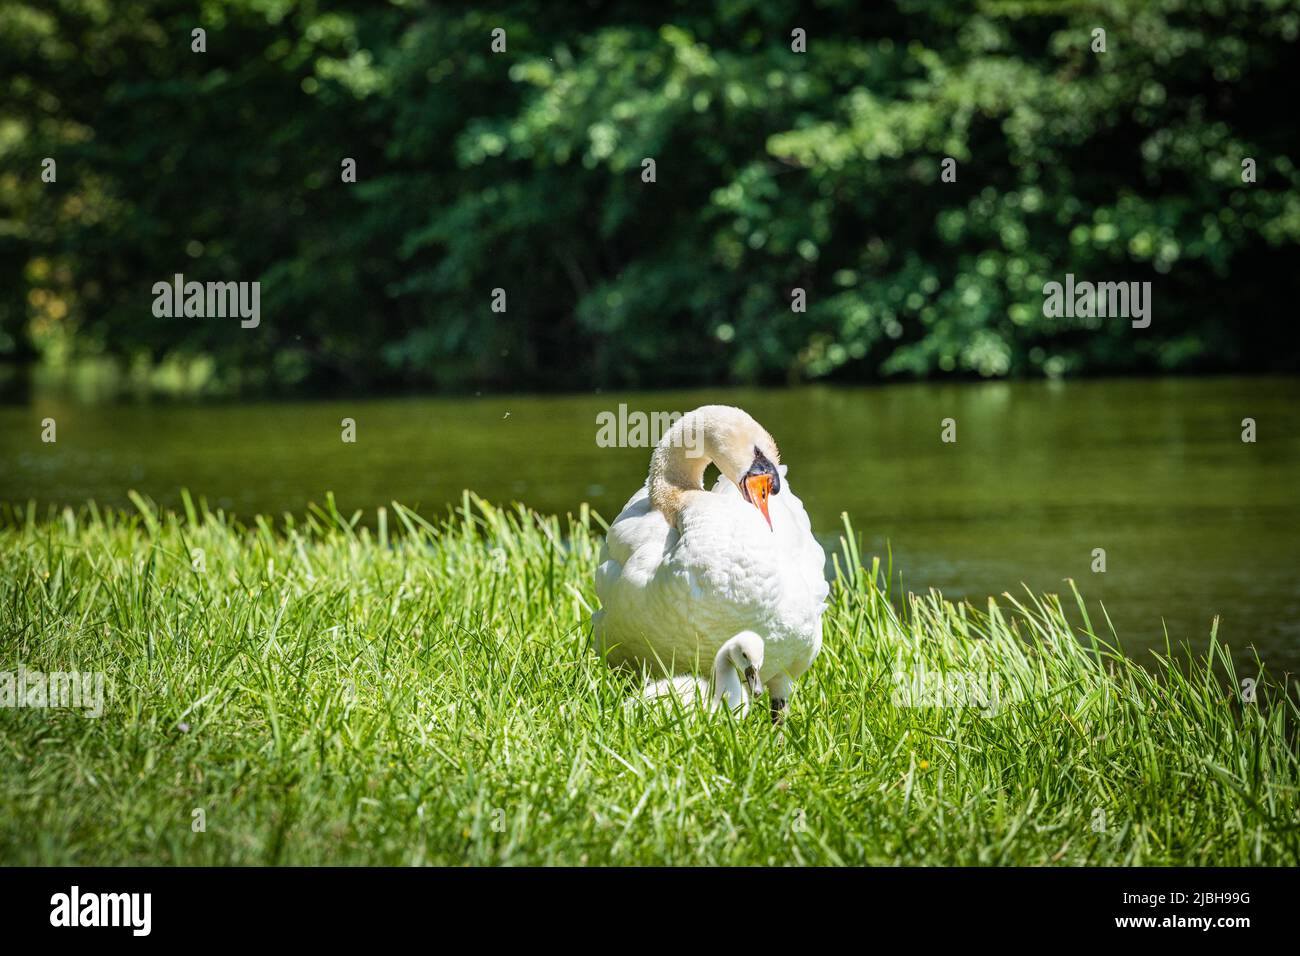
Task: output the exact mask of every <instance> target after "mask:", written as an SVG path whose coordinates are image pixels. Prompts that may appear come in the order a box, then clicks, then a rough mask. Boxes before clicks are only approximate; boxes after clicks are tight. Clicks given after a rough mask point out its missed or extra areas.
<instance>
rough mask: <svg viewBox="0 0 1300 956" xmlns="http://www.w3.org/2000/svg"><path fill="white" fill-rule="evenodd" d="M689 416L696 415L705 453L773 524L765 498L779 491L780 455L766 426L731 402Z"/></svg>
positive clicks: (712, 406) (705, 408)
mask: <svg viewBox="0 0 1300 956" xmlns="http://www.w3.org/2000/svg"><path fill="white" fill-rule="evenodd" d="M691 415H692V416H696V426H695V427H697V428H699V429H700V430H701V433H702V437H703V442H702V446H703V448H704V453H705V454H707V455H708V456H709V457H710V458H712V459H713V463H714V464H715V465H717V466H718V471H720V472H722V473H723V474H724V475H726V476H727V477H728V478H729V479H731V481H732V482H734V483H735V485H736V487H737V488H739V489H740V493H741V494H742V495H743V496H744V498H745V500H746V501H748V502H749V503H750V504H751V505H753V506H754V507H755V508H757V509H758V510H759V511H761V512H762V513H763V517H764V518H765V519H766V520H767V526H768V527H769V528H770V527H772V516H771V515H770V514H769V513H768V510H767V499H768V498H770V497H771V496H772V495H775V494H779V493H780V491H781V473H780V471H778V470H777V465H779V464H780V463H781V455H780V453H779V452H778V451H777V449H776V442H774V441H773V440H772V436H771V435H769V434H768V433H767V429H765V428H764V427H763V426H762V425H760V424H759V423H758V422H756V421H754V419H753V417H752V416H751V415H750V414H749V413H748V412H746V411H744V410H743V409H739V408H733V407H732V406H730V405H705V406H704V407H703V408H697V409H696V410H695V411H694V412H692V413H691Z"/></svg>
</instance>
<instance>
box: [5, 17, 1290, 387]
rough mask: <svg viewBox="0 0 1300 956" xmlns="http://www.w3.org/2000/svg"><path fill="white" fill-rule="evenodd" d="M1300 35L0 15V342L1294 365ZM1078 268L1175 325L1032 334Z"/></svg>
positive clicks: (304, 355)
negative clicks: (499, 31)
mask: <svg viewBox="0 0 1300 956" xmlns="http://www.w3.org/2000/svg"><path fill="white" fill-rule="evenodd" d="M195 27H203V28H204V29H206V31H207V52H206V53H202V54H199V53H194V52H192V51H191V30H192V29H193V28H195ZM498 27H500V28H503V29H505V30H506V36H507V50H506V52H504V53H493V52H492V50H491V46H490V45H491V33H492V31H493V29H495V28H498ZM1097 27H1102V28H1104V29H1105V30H1106V45H1107V49H1106V52H1105V53H1095V52H1093V50H1092V49H1091V44H1092V39H1093V35H1092V31H1093V30H1094V29H1095V28H1097ZM795 28H800V29H803V30H805V31H806V32H807V52H806V53H804V54H799V53H796V52H792V50H791V31H792V30H794V29H795ZM1298 33H1300V3H1298V2H1295V0H1237V2H1233V0H1132V2H1128V0H1109V2H1107V0H1096V2H1060V3H1056V2H1045V0H1036V2H1010V0H1007V2H999V0H982V2H977V0H951V2H926V0H893V2H887V3H886V2H881V3H861V2H859V0H823V2H816V3H808V2H805V3H798V2H794V0H721V2H717V3H713V4H700V3H688V2H671V3H658V4H640V3H627V2H614V3H599V2H587V3H574V4H555V3H547V2H542V0H514V2H507V3H485V4H481V5H479V6H478V7H470V6H467V5H462V4H440V3H424V2H418V0H406V2H397V0H392V2H389V3H379V2H369V3H355V4H343V3H329V2H301V3H295V2H289V0H230V2H225V0H223V2H217V0H206V2H201V3H180V2H169V0H112V2H109V0H34V2H14V0H3V2H2V3H0V160H2V161H0V288H3V292H4V294H3V297H2V298H0V357H7V358H8V359H9V360H11V361H13V360H17V361H24V360H30V359H31V358H33V357H35V356H37V355H44V356H45V357H46V358H47V359H51V360H53V359H59V358H62V357H66V356H69V355H75V354H96V353H103V354H108V355H113V356H118V357H121V358H123V359H126V360H129V361H131V362H135V363H140V362H145V363H156V362H158V361H160V360H162V359H165V358H167V359H173V360H174V359H177V358H180V359H186V358H191V359H201V360H202V361H203V362H205V363H206V367H209V368H212V369H215V372H214V374H213V378H212V380H211V383H210V384H211V386H212V387H214V388H245V389H293V388H298V387H326V388H348V389H368V388H402V387H439V388H449V389H463V388H474V387H487V388H538V387H542V388H588V387H605V386H608V387H616V386H633V385H680V384H686V383H696V382H708V383H715V382H729V381H735V382H774V381H785V380H793V379H801V378H828V377H829V378H840V379H854V380H860V379H872V378H878V377H882V376H899V375H929V374H964V375H980V376H1002V375H1033V374H1046V375H1066V374H1082V373H1090V372H1099V371H1141V370H1163V369H1180V370H1182V369H1186V370H1203V369H1215V368H1234V369H1279V368H1280V369H1288V370H1291V369H1295V368H1296V367H1297V364H1298V363H1297V358H1298V357H1300V352H1298V350H1297V345H1296V336H1295V335H1294V334H1293V332H1292V328H1291V326H1292V323H1293V321H1294V308H1295V303H1296V302H1297V301H1298V300H1300V279H1298V274H1300V270H1297V268H1296V261H1295V253H1296V247H1297V243H1298V242H1300V190H1297V185H1298V184H1300V173H1298V172H1297V169H1296V159H1297V158H1296V146H1297V133H1296V123H1295V117H1294V106H1293V105H1292V104H1291V103H1290V102H1289V100H1290V99H1291V98H1292V97H1294V95H1295V92H1294V91H1295V89H1296V83H1295V80H1296V72H1297V71H1296V67H1295V43H1296V38H1297V34H1298ZM945 156H949V157H952V158H954V159H955V160H956V161H957V164H958V165H957V181H956V182H955V183H945V182H941V180H940V175H939V173H940V164H941V161H942V159H943V157H945ZM43 157H53V158H55V159H56V160H57V163H58V181H57V183H54V184H42V183H41V181H40V172H41V160H42V158H43ZM344 157H352V158H354V159H356V161H357V166H358V173H359V179H358V182H357V183H355V184H347V183H343V182H342V181H341V176H340V163H341V161H342V159H343V158H344ZM646 157H651V158H654V159H655V161H656V164H657V182H655V183H645V182H643V181H642V177H641V164H642V160H643V159H644V158H646ZM1246 157H1252V158H1254V159H1255V160H1256V162H1257V176H1258V181H1257V182H1256V183H1254V184H1245V183H1243V182H1242V176H1241V163H1242V160H1243V158H1246ZM176 272H183V273H184V274H185V276H186V278H187V279H198V280H245V281H252V280H259V281H260V282H261V283H262V316H263V318H262V323H261V326H260V327H259V328H258V329H256V330H248V331H245V330H242V329H240V328H239V327H238V322H237V321H229V320H225V321H223V320H219V319H159V318H155V317H154V316H153V314H152V312H151V305H152V301H153V297H152V293H151V286H152V284H153V283H154V282H156V281H159V280H162V279H169V278H170V277H171V276H172V275H173V274H174V273H176ZM1067 272H1072V273H1074V274H1075V275H1076V276H1077V277H1079V278H1080V279H1091V280H1093V281H1103V280H1104V281H1127V280H1149V281H1151V282H1152V283H1153V286H1154V309H1153V322H1152V325H1151V327H1150V328H1149V329H1145V330H1136V329H1132V328H1130V327H1129V324H1128V322H1126V321H1124V320H1122V319H1113V318H1111V319H1048V318H1044V316H1043V314H1042V303H1043V293H1042V287H1043V284H1044V283H1045V282H1047V281H1052V280H1057V281H1059V280H1061V279H1063V277H1064V275H1065V273H1067ZM497 287H500V288H504V289H505V290H506V293H507V296H508V311H507V312H505V313H504V314H498V313H494V312H492V311H491V308H490V304H491V296H492V290H493V289H494V288H497ZM795 287H800V288H804V289H806V290H807V297H808V308H807V312H806V313H794V312H792V311H791V307H790V304H791V291H792V289H794V288H795Z"/></svg>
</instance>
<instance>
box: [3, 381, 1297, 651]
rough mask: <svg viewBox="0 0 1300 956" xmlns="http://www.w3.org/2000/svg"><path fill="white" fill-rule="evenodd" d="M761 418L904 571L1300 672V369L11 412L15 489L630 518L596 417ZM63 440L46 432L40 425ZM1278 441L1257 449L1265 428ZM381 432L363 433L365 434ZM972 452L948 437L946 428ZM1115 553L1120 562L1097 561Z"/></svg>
mask: <svg viewBox="0 0 1300 956" xmlns="http://www.w3.org/2000/svg"><path fill="white" fill-rule="evenodd" d="M708 402H726V403H729V404H735V405H740V406H743V407H744V408H746V409H747V410H748V411H750V412H751V413H752V414H753V415H754V416H755V417H756V418H758V420H759V421H761V422H762V423H763V424H764V425H765V426H766V427H767V428H768V429H769V430H770V431H771V432H772V434H773V435H774V436H775V438H776V440H777V443H778V444H779V445H780V447H781V452H782V455H783V458H784V461H785V462H786V464H788V465H789V468H790V473H789V478H790V480H791V482H792V484H793V487H794V488H795V490H796V491H797V492H798V494H799V495H800V496H801V497H802V498H803V500H804V502H805V504H806V505H807V507H808V510H809V513H810V514H811V516H812V520H813V528H814V531H815V532H816V533H817V534H818V535H819V536H820V537H822V539H823V541H824V543H826V544H827V545H828V546H830V545H832V544H833V542H834V540H835V538H836V537H837V535H838V532H839V529H840V513H841V512H847V513H848V514H849V516H850V517H851V518H852V521H853V524H854V527H855V528H856V529H857V530H858V531H859V532H861V534H862V536H863V540H864V545H865V548H866V553H867V554H868V555H870V554H873V553H875V554H881V555H883V554H884V553H885V549H886V547H887V546H889V547H892V550H893V562H894V569H895V580H896V581H897V580H898V577H899V576H900V575H901V580H902V583H903V586H904V587H905V588H907V589H912V590H922V591H923V590H925V589H928V588H931V587H935V588H939V589H941V590H942V591H943V592H944V593H945V594H946V595H948V596H950V597H966V598H969V599H971V600H975V601H982V600H983V599H984V598H985V597H987V596H988V595H990V594H993V595H996V594H1000V593H1002V592H1004V591H1008V590H1010V591H1016V590H1018V589H1019V587H1020V583H1021V582H1024V583H1025V584H1027V585H1028V586H1029V587H1030V588H1033V589H1034V590H1042V591H1058V592H1059V591H1061V590H1062V589H1064V588H1065V587H1066V585H1065V583H1064V582H1065V579H1067V578H1074V579H1075V580H1076V581H1077V582H1078V584H1079V587H1080V589H1081V590H1082V591H1083V593H1084V595H1085V597H1086V598H1087V599H1088V600H1089V602H1090V607H1091V609H1092V610H1093V612H1094V619H1096V618H1097V617H1099V616H1100V615H1099V614H1097V613H1096V611H1097V610H1098V602H1101V603H1104V605H1105V608H1106V610H1107V612H1108V613H1109V614H1110V617H1111V619H1112V621H1113V622H1114V625H1115V628H1116V630H1117V631H1118V633H1119V635H1120V638H1121V640H1122V642H1123V644H1124V647H1125V649H1126V650H1127V651H1128V652H1130V653H1131V654H1133V655H1134V656H1136V657H1138V659H1142V658H1143V657H1144V656H1146V655H1147V654H1148V653H1149V651H1150V649H1151V648H1153V647H1162V646H1163V644H1164V637H1163V630H1162V629H1163V628H1165V627H1167V628H1168V632H1169V635H1170V637H1171V638H1172V639H1173V640H1174V642H1175V643H1177V642H1180V641H1189V642H1190V643H1191V644H1192V645H1193V646H1194V647H1196V648H1198V649H1203V648H1204V646H1205V644H1206V640H1207V636H1208V634H1209V630H1210V624H1211V620H1212V619H1213V618H1214V617H1215V616H1216V615H1218V616H1219V617H1221V619H1222V620H1221V624H1220V634H1221V636H1222V637H1223V638H1224V639H1225V640H1226V641H1228V643H1229V644H1231V645H1232V646H1233V649H1234V651H1235V652H1237V656H1238V659H1239V660H1247V659H1248V650H1247V648H1248V647H1250V646H1253V647H1255V648H1257V649H1258V651H1259V654H1260V655H1261V657H1262V658H1263V659H1264V662H1265V664H1266V665H1267V666H1268V667H1269V668H1270V670H1273V671H1274V672H1277V671H1281V670H1291V671H1295V670H1296V667H1297V664H1300V499H1298V497H1297V492H1298V491H1300V379H1290V378H1251V379H1146V380H1114V381H1110V380H1107V381H1086V382H1069V383H1052V382H1026V383H1000V382H999V383H988V384H978V383H967V384H945V385H930V384H915V385H890V386H882V387H874V388H836V387H808V388H799V389H791V390H745V389H724V390H699V391H689V392H662V391H661V392H646V393H626V392H620V393H605V394H599V393H597V394H590V395H579V396H558V397H555V396H546V397H538V396H493V397H482V398H458V399H444V398H399V399H380V400H357V401H316V402H294V403H280V402H276V403H269V402H268V403H233V404H79V403H77V402H75V401H72V400H68V399H59V398H54V397H39V396H38V397H36V398H34V399H33V400H32V401H31V402H30V403H27V404H20V405H6V406H0V498H2V499H4V500H9V501H26V500H28V499H35V500H36V501H38V502H40V503H58V504H74V505H75V504H80V503H82V502H84V501H86V500H87V499H94V500H96V501H98V502H100V503H103V504H110V505H121V506H129V503H128V500H127V497H126V492H127V490H128V489H136V490H138V491H140V492H142V493H145V494H147V495H150V496H152V497H154V498H155V499H156V500H159V501H161V502H163V503H166V504H175V503H177V502H178V501H179V495H178V490H179V489H180V488H181V487H187V488H189V489H190V490H191V491H192V492H193V493H194V494H195V495H196V496H198V495H203V496H206V497H207V499H208V501H209V503H210V504H212V505H216V506H220V507H222V508H225V509H228V510H231V511H234V512H236V513H238V514H239V515H241V516H248V515H251V514H253V513H256V512H271V513H279V512H282V511H293V512H301V511H302V510H303V507H304V504H305V503H306V502H308V501H317V502H319V501H322V500H323V498H324V495H325V493H326V492H327V491H333V492H334V493H335V496H336V499H337V501H338V504H339V507H340V508H341V509H342V510H344V511H350V510H351V509H356V508H362V509H366V510H367V511H368V512H370V513H371V517H373V509H374V508H375V507H376V506H379V505H385V504H387V503H388V502H390V501H392V500H394V499H396V500H398V501H400V502H402V503H403V504H407V505H411V506H415V507H418V508H419V509H420V510H421V511H422V512H423V513H425V514H426V515H436V514H440V513H445V511H446V509H447V508H448V507H449V505H451V504H452V503H455V502H458V501H459V498H460V493H461V489H463V488H471V489H473V490H475V491H477V492H478V493H480V494H481V495H483V496H484V497H486V498H488V499H491V500H494V501H498V502H504V501H510V500H518V501H522V502H524V503H526V504H528V505H530V506H532V507H534V508H537V509H538V510H541V511H544V512H558V513H564V512H570V511H576V510H577V508H578V505H579V504H580V503H581V502H584V501H585V502H589V503H590V504H591V505H592V506H593V507H594V508H595V509H596V510H597V511H598V512H599V513H601V514H602V515H604V516H605V517H606V518H610V519H612V518H613V516H614V515H615V514H617V512H618V510H619V508H620V507H621V506H622V505H623V503H624V501H625V500H626V499H627V498H628V496H629V495H631V493H632V492H633V491H634V490H635V489H636V488H637V487H638V486H639V485H640V484H641V482H642V481H643V480H644V478H645V471H646V465H647V461H648V457H649V450H648V449H647V448H604V447H600V446H599V445H598V444H597V440H596V439H597V415H598V414H599V413H601V412H603V411H613V412H617V410H618V406H619V404H620V403H623V404H625V405H626V406H627V407H628V411H629V412H632V411H642V412H652V411H685V410H688V409H690V408H693V407H695V406H697V405H701V404H705V403H708ZM47 417H52V418H54V419H55V420H56V422H57V428H58V440H57V442H55V443H54V444H45V443H42V442H41V424H40V423H41V420H42V419H44V418H47ZM1247 417H1249V418H1253V419H1255V421H1256V423H1257V429H1258V440H1257V441H1256V442H1255V443H1253V444H1248V443H1244V442H1243V441H1242V440H1241V431H1242V425H1241V422H1242V419H1243V418H1247ZM343 418H352V419H354V420H355V421H356V442H355V443H354V444H346V443H344V442H343V441H342V440H341V426H340V421H341V420H342V419H343ZM945 418H952V419H954V420H955V421H956V428H957V441H956V442H955V443H951V444H945V443H943V442H941V441H940V429H941V424H940V423H941V421H942V420H943V419H945ZM1095 548H1104V549H1105V552H1106V566H1107V570H1106V572H1105V573H1094V572H1093V571H1092V570H1091V565H1092V563H1093V550H1094V549H1095Z"/></svg>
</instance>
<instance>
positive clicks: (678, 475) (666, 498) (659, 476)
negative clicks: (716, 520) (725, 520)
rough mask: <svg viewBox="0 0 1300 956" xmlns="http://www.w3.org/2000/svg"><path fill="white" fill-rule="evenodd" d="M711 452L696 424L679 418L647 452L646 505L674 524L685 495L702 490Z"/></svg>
mask: <svg viewBox="0 0 1300 956" xmlns="http://www.w3.org/2000/svg"><path fill="white" fill-rule="evenodd" d="M712 461H713V455H712V454H711V451H710V449H709V448H708V446H707V443H706V442H705V441H704V440H703V430H702V429H701V428H700V427H699V423H698V422H696V421H694V420H693V419H689V417H683V418H679V419H678V420H677V421H676V422H675V423H674V424H673V427H672V428H670V429H669V430H668V432H667V434H665V435H664V437H663V438H662V439H661V440H660V442H659V444H658V445H656V446H655V450H654V452H653V453H652V454H651V455H650V504H651V505H653V506H654V507H655V508H656V509H658V510H659V512H661V513H662V514H663V516H664V519H665V520H666V521H667V522H668V523H669V524H670V525H673V526H674V527H675V526H676V525H677V516H678V515H679V514H680V513H681V510H682V507H683V506H684V505H685V504H686V500H687V498H688V497H689V496H690V495H691V494H693V493H696V492H702V491H703V490H704V471H705V469H706V468H708V467H709V464H710V463H711V462H712Z"/></svg>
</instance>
